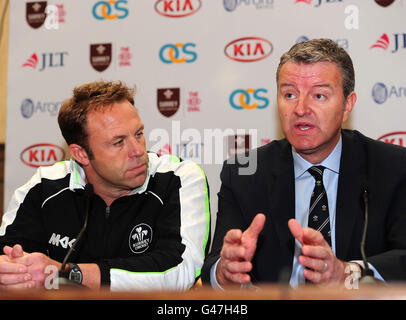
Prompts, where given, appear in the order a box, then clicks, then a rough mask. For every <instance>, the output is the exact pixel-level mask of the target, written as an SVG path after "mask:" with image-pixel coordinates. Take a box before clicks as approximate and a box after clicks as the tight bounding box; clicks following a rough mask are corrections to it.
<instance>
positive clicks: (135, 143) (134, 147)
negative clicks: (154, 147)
mask: <svg viewBox="0 0 406 320" xmlns="http://www.w3.org/2000/svg"><path fill="white" fill-rule="evenodd" d="M144 151H145V147H144V144H143V143H142V142H141V141H139V140H138V139H137V138H135V137H131V138H130V143H129V150H128V154H129V156H130V157H134V156H135V157H139V156H141V155H143V154H144Z"/></svg>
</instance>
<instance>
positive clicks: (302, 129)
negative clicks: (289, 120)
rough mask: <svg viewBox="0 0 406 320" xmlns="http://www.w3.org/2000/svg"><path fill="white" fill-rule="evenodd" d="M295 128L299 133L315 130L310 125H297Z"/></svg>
mask: <svg viewBox="0 0 406 320" xmlns="http://www.w3.org/2000/svg"><path fill="white" fill-rule="evenodd" d="M294 127H295V128H296V129H298V130H299V131H303V132H304V131H308V130H310V129H312V128H314V126H313V125H311V124H309V123H297V124H295V126H294Z"/></svg>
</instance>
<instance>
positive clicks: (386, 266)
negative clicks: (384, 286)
mask: <svg viewBox="0 0 406 320" xmlns="http://www.w3.org/2000/svg"><path fill="white" fill-rule="evenodd" d="M402 154H403V156H402V157H399V158H400V161H399V163H398V164H397V165H392V166H391V168H390V169H391V170H390V171H389V170H388V171H387V172H391V173H390V175H393V176H395V177H396V181H397V183H396V184H395V185H394V186H393V193H392V194H393V196H392V198H391V199H390V200H388V203H389V206H388V210H387V216H386V221H385V234H386V236H385V238H386V250H385V251H384V252H383V253H380V254H377V255H373V256H371V257H368V262H369V263H371V264H372V265H373V266H374V267H375V268H376V269H377V270H378V271H379V273H380V274H381V275H382V277H383V278H384V280H385V281H399V280H402V281H405V280H406V231H405V230H406V153H405V152H403V153H402ZM395 168H398V170H396V171H395V170H394V169H395ZM387 187H388V188H389V187H392V186H390V185H388V186H387Z"/></svg>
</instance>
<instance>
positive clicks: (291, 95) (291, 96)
mask: <svg viewBox="0 0 406 320" xmlns="http://www.w3.org/2000/svg"><path fill="white" fill-rule="evenodd" d="M285 97H286V98H287V99H293V98H294V97H295V95H294V94H293V93H286V94H285Z"/></svg>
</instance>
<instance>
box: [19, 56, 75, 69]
mask: <svg viewBox="0 0 406 320" xmlns="http://www.w3.org/2000/svg"><path fill="white" fill-rule="evenodd" d="M66 55H68V53H67V52H49V53H42V54H40V59H39V58H38V56H37V54H36V53H33V54H32V55H31V57H29V58H28V59H27V61H26V62H25V63H23V65H22V67H30V68H33V69H36V68H37V66H38V64H40V66H41V67H40V69H38V70H39V71H43V70H44V69H45V68H56V67H64V66H65V60H64V58H65V56H66ZM40 60H41V62H40Z"/></svg>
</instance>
